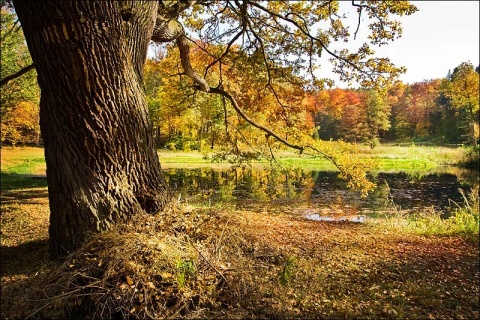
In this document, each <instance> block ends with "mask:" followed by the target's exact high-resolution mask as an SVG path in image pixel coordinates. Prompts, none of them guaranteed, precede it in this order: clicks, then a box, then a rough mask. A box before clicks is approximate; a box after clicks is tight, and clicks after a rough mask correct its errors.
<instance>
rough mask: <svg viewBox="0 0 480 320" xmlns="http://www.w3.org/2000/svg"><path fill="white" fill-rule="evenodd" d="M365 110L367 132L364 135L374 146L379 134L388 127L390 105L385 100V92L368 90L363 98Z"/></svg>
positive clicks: (379, 136)
mask: <svg viewBox="0 0 480 320" xmlns="http://www.w3.org/2000/svg"><path fill="white" fill-rule="evenodd" d="M364 103H365V106H366V111H367V126H366V129H367V130H368V132H365V136H367V137H368V140H369V141H370V143H371V146H372V147H374V146H376V144H377V143H378V140H379V139H380V138H381V135H382V134H383V133H385V132H386V131H387V130H388V129H389V128H390V120H389V117H390V106H389V105H388V104H387V102H386V97H385V94H384V93H382V92H379V91H377V90H369V91H368V92H367V95H366V98H365V102H364Z"/></svg>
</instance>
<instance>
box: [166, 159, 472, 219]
mask: <svg viewBox="0 0 480 320" xmlns="http://www.w3.org/2000/svg"><path fill="white" fill-rule="evenodd" d="M164 173H165V176H166V179H167V181H168V182H169V184H170V186H171V187H172V189H173V190H174V192H175V193H181V194H182V198H184V199H185V198H186V199H188V201H190V202H195V203H207V204H215V203H229V204H233V205H236V206H237V207H242V208H248V207H255V208H258V207H259V206H263V210H267V211H279V210H281V209H282V208H284V207H285V206H288V207H289V209H290V211H292V210H293V211H295V208H298V209H299V213H300V211H302V212H303V213H305V207H306V208H309V209H307V210H315V211H314V212H313V213H317V214H321V215H322V216H324V215H330V216H336V215H357V214H362V213H368V214H369V215H372V214H375V213H381V212H384V211H385V210H387V209H388V208H391V207H392V204H394V205H395V208H396V209H397V210H400V209H401V210H405V211H406V212H410V211H418V210H424V209H432V208H433V209H434V210H436V211H442V212H444V213H448V211H449V210H450V208H452V207H453V206H454V204H453V203H452V201H454V202H455V203H458V204H462V203H463V197H462V195H461V194H460V192H459V189H460V188H462V189H463V190H464V191H466V192H468V191H469V190H470V188H471V187H472V186H473V184H475V183H477V184H478V178H477V179H475V177H478V173H474V172H471V171H470V172H469V171H459V170H457V171H456V172H455V171H453V172H415V173H413V174H412V173H405V172H395V173H391V172H381V173H376V174H375V175H374V176H372V177H371V179H372V180H373V181H374V182H376V184H377V188H376V190H375V191H374V192H372V193H371V194H370V195H369V196H368V197H366V198H362V197H361V196H360V193H358V192H355V191H352V190H349V189H348V188H347V187H346V184H345V182H344V181H343V180H341V179H339V178H338V176H337V173H336V172H332V171H307V170H301V169H297V170H294V171H292V172H289V173H284V172H280V171H273V170H268V169H241V168H235V169H230V170H215V169H211V168H197V169H167V170H164ZM300 208H303V209H301V210H300Z"/></svg>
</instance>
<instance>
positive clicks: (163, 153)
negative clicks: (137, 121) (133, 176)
mask: <svg viewBox="0 0 480 320" xmlns="http://www.w3.org/2000/svg"><path fill="white" fill-rule="evenodd" d="M464 153H465V150H464V148H447V147H430V146H414V145H413V146H408V147H403V146H392V145H380V146H378V147H376V148H375V149H371V148H370V147H368V146H359V153H357V154H355V157H358V158H360V159H369V158H372V159H374V160H375V161H376V162H377V163H378V167H377V168H376V170H391V169H397V170H402V169H405V170H412V169H413V170H423V169H431V168H434V167H436V166H443V165H454V164H458V163H460V162H461V161H462V157H463V155H464ZM158 154H159V158H160V163H161V164H162V168H189V167H191V168H193V167H216V168H219V169H221V168H228V167H230V164H229V163H212V162H211V161H210V160H208V159H205V154H204V153H200V152H197V151H190V152H177V151H167V150H159V151H158ZM207 155H208V156H209V157H211V156H212V155H213V153H209V154H207ZM276 157H277V160H278V162H279V163H281V164H282V165H284V166H287V167H288V166H296V167H300V168H302V169H306V170H325V171H327V170H334V169H335V167H334V166H333V165H332V164H331V163H330V162H328V161H327V160H325V159H323V158H313V157H310V156H299V155H298V154H297V153H296V152H292V151H279V152H278V154H277V156H276ZM251 164H252V166H261V165H267V164H268V162H267V161H266V160H264V161H261V162H252V163H251ZM2 173H7V174H25V175H26V174H31V175H41V174H45V160H44V151H43V148H31V147H26V148H15V149H12V148H6V147H4V148H3V149H2Z"/></svg>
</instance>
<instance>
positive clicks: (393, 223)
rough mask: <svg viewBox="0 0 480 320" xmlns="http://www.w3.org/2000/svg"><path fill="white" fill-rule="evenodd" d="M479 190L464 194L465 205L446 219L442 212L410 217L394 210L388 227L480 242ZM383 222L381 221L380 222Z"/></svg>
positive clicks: (421, 213)
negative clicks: (455, 236) (456, 236)
mask: <svg viewBox="0 0 480 320" xmlns="http://www.w3.org/2000/svg"><path fill="white" fill-rule="evenodd" d="M478 191H479V189H478V187H476V188H473V189H472V190H471V191H470V193H469V194H468V195H465V194H464V192H463V191H462V190H460V192H461V193H462V195H463V197H464V200H465V204H464V205H462V206H460V205H458V204H456V205H457V208H456V209H455V210H454V212H453V214H452V215H451V216H450V217H449V218H447V219H445V218H443V217H442V213H441V212H437V211H435V210H433V209H432V210H429V211H424V212H418V213H415V214H411V215H408V216H404V215H402V214H401V213H400V212H396V211H395V210H394V209H393V210H392V212H391V214H390V215H388V216H387V218H386V220H385V221H384V223H385V224H386V227H388V228H391V229H394V230H398V231H399V232H408V233H414V234H419V235H425V236H454V235H458V236H461V237H463V238H465V239H467V240H469V241H471V242H473V243H478V240H479V223H480V220H479V210H480V208H479V202H480V201H479V193H478ZM379 221H381V220H379Z"/></svg>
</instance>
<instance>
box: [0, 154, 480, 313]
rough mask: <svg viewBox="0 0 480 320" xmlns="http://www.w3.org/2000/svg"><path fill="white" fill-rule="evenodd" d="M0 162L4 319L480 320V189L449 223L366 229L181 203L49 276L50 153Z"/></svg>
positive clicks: (397, 165) (401, 163)
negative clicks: (47, 176)
mask: <svg viewBox="0 0 480 320" xmlns="http://www.w3.org/2000/svg"><path fill="white" fill-rule="evenodd" d="M1 152H2V154H1V170H2V173H1V189H2V193H1V201H2V208H1V209H2V214H1V246H2V250H1V261H2V264H1V281H2V286H1V287H2V288H1V290H2V291H1V299H2V307H1V308H2V309H1V314H0V317H1V318H2V319H13V318H27V317H29V318H65V317H70V318H74V317H75V318H85V319H90V318H109V319H110V318H126V317H128V318H130V319H145V318H157V319H158V318H294V317H296V318H332V319H338V318H391V319H395V318H412V319H420V318H421V319H427V318H428V319H437V318H459V319H462V318H463V319H478V318H479V316H480V314H479V308H480V307H479V300H478V296H479V295H480V273H479V249H478V240H479V239H478V233H479V231H478V223H479V220H478V210H479V200H478V189H475V190H474V191H473V192H472V193H471V194H465V195H464V196H465V199H466V205H464V206H461V207H460V206H459V207H458V209H457V210H456V212H455V214H454V215H453V216H452V217H451V218H449V219H447V220H442V219H440V213H438V212H419V213H418V214H416V215H414V216H410V217H405V216H402V215H401V214H395V208H392V215H391V217H390V218H388V219H385V220H367V221H366V223H364V224H356V223H347V222H325V221H323V222H318V221H308V220H305V219H304V218H303V217H299V216H295V215H292V214H289V212H278V213H277V214H265V212H263V211H262V210H261V208H257V209H256V210H253V209H249V210H247V209H236V208H234V207H192V206H187V205H186V204H184V203H175V202H173V203H172V204H171V205H170V206H169V207H168V208H167V209H166V210H165V212H163V213H162V214H160V215H158V216H138V217H135V218H134V219H132V221H130V222H129V223H128V224H125V225H119V226H117V227H115V228H114V229H113V230H111V231H109V232H105V233H103V234H100V235H96V236H93V237H92V238H91V239H90V241H88V242H87V243H86V244H85V245H84V246H83V247H82V248H81V249H80V250H79V251H78V252H75V253H73V254H72V255H71V256H70V257H68V258H67V259H66V260H65V261H63V262H52V261H49V259H48V254H47V250H48V215H49V210H48V195H47V183H46V179H45V178H44V174H45V162H44V160H43V149H41V148H24V149H22V148H17V149H9V148H3V149H2V150H1ZM159 156H160V159H161V162H162V167H163V168H168V167H178V166H182V167H188V166H199V165H200V166H210V165H211V164H210V163H209V162H208V161H207V160H204V159H203V158H202V157H203V156H202V155H201V154H199V153H195V152H190V153H180V152H164V151H160V152H159ZM357 156H360V157H368V156H370V157H373V158H375V159H377V160H378V162H379V164H380V165H379V166H380V167H381V168H384V169H390V168H393V169H412V168H429V167H435V166H439V165H446V164H452V163H456V162H457V161H458V159H459V158H460V157H461V149H449V148H440V147H414V146H413V147H394V146H381V147H379V148H375V149H370V148H365V149H362V150H361V153H360V154H358V155H357ZM279 159H280V161H281V162H283V163H284V164H295V165H298V166H301V167H304V168H311V167H314V168H319V167H320V168H322V169H324V167H322V166H325V167H328V165H327V164H325V163H324V162H323V161H322V160H314V159H309V158H306V157H305V158H304V157H302V158H300V159H299V158H298V157H297V156H296V155H295V154H293V153H287V152H285V153H282V154H281V155H280V156H279ZM215 165H218V164H215ZM220 166H224V164H220Z"/></svg>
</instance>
